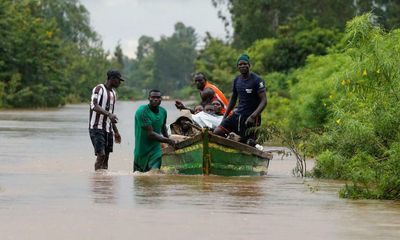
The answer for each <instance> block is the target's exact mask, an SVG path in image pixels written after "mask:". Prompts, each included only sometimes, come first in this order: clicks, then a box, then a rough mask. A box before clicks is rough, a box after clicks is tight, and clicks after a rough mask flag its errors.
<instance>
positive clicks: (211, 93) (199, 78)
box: [175, 72, 228, 113]
mask: <svg viewBox="0 0 400 240" xmlns="http://www.w3.org/2000/svg"><path fill="white" fill-rule="evenodd" d="M194 82H195V84H196V87H197V89H198V90H199V92H200V98H201V105H202V106H203V107H205V106H206V105H207V104H211V103H212V102H213V101H214V100H219V101H220V102H221V103H222V104H223V106H222V109H221V112H222V113H225V109H226V106H227V105H228V100H227V99H226V97H225V95H224V93H223V92H222V91H221V90H219V89H218V88H217V87H216V86H215V85H213V84H211V83H210V82H209V81H208V80H207V78H206V76H205V74H204V73H201V72H198V73H196V74H195V75H194ZM175 106H176V107H177V108H178V109H180V110H182V109H188V108H187V107H185V105H183V103H182V102H181V101H179V100H176V101H175ZM189 110H190V111H191V112H192V113H194V110H192V109H189Z"/></svg>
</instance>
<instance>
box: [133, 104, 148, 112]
mask: <svg viewBox="0 0 400 240" xmlns="http://www.w3.org/2000/svg"><path fill="white" fill-rule="evenodd" d="M146 108H147V105H140V106H139V107H138V109H136V113H138V112H143V111H145V110H146Z"/></svg>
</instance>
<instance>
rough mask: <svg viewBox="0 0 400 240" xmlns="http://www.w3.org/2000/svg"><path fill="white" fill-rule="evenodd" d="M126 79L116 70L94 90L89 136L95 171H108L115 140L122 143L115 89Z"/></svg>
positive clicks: (91, 102) (111, 71)
mask: <svg viewBox="0 0 400 240" xmlns="http://www.w3.org/2000/svg"><path fill="white" fill-rule="evenodd" d="M121 81H124V79H123V78H122V76H121V73H120V72H118V71H116V70H109V71H108V72H107V81H106V83H104V84H99V85H97V86H96V87H95V88H93V90H92V97H91V101H90V115H89V135H90V139H91V141H92V144H93V147H94V153H95V155H96V156H97V157H96V162H95V164H94V169H95V170H96V171H97V170H101V169H108V158H109V155H110V152H112V151H113V138H114V137H115V142H116V143H121V136H120V135H119V132H118V129H117V126H116V123H117V122H118V118H117V116H116V115H115V114H114V106H115V102H116V100H117V98H116V92H115V89H116V88H118V87H119V85H120V84H121Z"/></svg>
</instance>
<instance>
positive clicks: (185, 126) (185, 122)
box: [179, 117, 191, 131]
mask: <svg viewBox="0 0 400 240" xmlns="http://www.w3.org/2000/svg"><path fill="white" fill-rule="evenodd" d="M190 123H191V121H190V119H189V118H187V117H181V118H179V125H180V126H181V128H182V130H183V131H187V130H189V129H190V127H191V126H190Z"/></svg>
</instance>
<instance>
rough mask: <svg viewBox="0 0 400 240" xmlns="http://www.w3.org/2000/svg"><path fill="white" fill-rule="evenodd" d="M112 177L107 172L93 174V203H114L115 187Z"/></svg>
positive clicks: (114, 180)
mask: <svg viewBox="0 0 400 240" xmlns="http://www.w3.org/2000/svg"><path fill="white" fill-rule="evenodd" d="M114 178H115V177H114V176H111V175H108V174H107V172H95V173H94V174H93V175H92V177H91V183H92V185H91V187H92V193H93V195H92V197H93V201H94V202H95V203H107V204H115V203H116V194H117V190H118V188H117V186H116V179H114Z"/></svg>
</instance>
